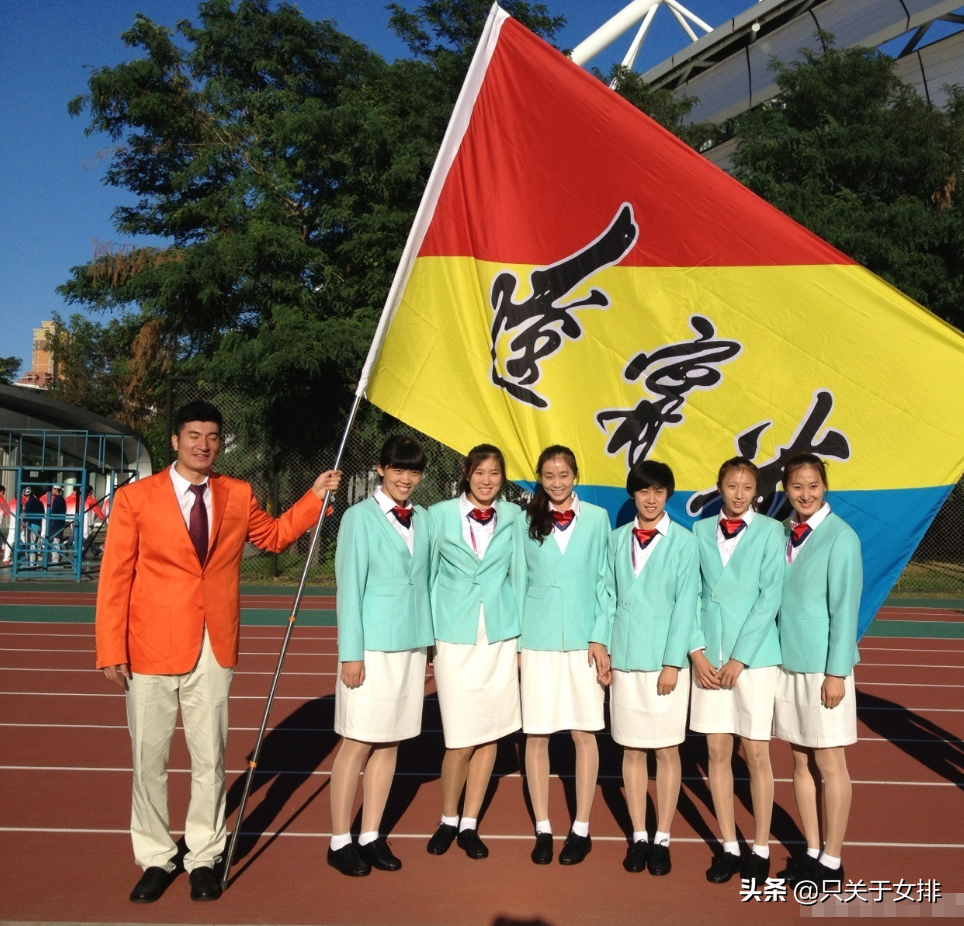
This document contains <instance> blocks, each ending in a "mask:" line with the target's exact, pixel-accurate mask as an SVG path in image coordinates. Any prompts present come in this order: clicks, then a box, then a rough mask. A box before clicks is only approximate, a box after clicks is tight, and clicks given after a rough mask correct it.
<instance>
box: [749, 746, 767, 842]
mask: <svg viewBox="0 0 964 926" xmlns="http://www.w3.org/2000/svg"><path fill="white" fill-rule="evenodd" d="M743 751H744V752H745V753H746V764H747V767H748V768H749V770H750V797H751V798H752V800H753V824H754V827H755V830H754V834H753V844H754V845H755V846H760V847H761V848H762V847H763V846H767V845H769V844H770V821H771V819H772V817H773V769H772V768H771V766H770V743H769V742H768V741H767V740H748V739H744V740H743Z"/></svg>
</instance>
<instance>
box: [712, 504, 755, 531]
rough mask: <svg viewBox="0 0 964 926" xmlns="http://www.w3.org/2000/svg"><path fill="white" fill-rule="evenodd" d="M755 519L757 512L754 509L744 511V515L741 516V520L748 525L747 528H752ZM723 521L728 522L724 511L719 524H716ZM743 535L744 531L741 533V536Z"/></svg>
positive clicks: (718, 520) (721, 513)
mask: <svg viewBox="0 0 964 926" xmlns="http://www.w3.org/2000/svg"><path fill="white" fill-rule="evenodd" d="M755 517H756V512H755V511H754V510H753V509H752V508H747V510H746V511H744V512H743V514H741V515H740V519H741V520H742V521H743V523H744V524H746V526H747V527H749V526H750V522H751V521H752V520H753V519H754V518H755ZM723 520H726V515H725V514H724V513H723V512H722V511H720V516H719V518H718V519H717V522H716V523H717V524H719V523H720V521H723ZM742 533H743V531H740V534H742ZM737 536H739V534H738V535H737Z"/></svg>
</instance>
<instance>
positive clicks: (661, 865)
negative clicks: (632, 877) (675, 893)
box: [646, 843, 673, 876]
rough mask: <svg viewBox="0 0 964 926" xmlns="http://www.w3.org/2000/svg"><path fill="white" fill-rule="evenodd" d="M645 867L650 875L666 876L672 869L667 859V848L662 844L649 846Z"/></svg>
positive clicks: (671, 864)
mask: <svg viewBox="0 0 964 926" xmlns="http://www.w3.org/2000/svg"><path fill="white" fill-rule="evenodd" d="M646 867H647V868H648V869H649V873H650V874H651V875H657V876H659V875H668V874H669V873H670V871H671V869H672V868H673V863H672V862H671V861H670V858H669V846H664V845H663V844H662V843H659V844H658V845H653V846H650V849H649V859H648V860H647V862H646Z"/></svg>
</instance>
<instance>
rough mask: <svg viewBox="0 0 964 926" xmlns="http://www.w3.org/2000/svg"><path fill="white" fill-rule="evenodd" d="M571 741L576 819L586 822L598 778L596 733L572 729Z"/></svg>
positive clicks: (590, 810) (590, 811)
mask: <svg viewBox="0 0 964 926" xmlns="http://www.w3.org/2000/svg"><path fill="white" fill-rule="evenodd" d="M572 741H573V742H574V743H575V744H576V819H577V820H578V821H580V822H581V823H588V822H589V815H590V814H591V813H592V801H593V798H594V797H595V796H596V781H597V780H598V778H599V746H598V745H597V743H596V734H595V733H586V732H585V731H584V730H573V731H572Z"/></svg>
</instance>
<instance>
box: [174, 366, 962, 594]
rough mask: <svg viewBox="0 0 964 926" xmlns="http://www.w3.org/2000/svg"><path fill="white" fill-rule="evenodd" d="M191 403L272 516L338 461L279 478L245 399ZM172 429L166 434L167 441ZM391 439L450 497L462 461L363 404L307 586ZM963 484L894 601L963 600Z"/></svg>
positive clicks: (248, 564) (285, 465)
mask: <svg viewBox="0 0 964 926" xmlns="http://www.w3.org/2000/svg"><path fill="white" fill-rule="evenodd" d="M193 399H206V400H208V401H210V402H213V403H214V404H215V405H217V407H218V408H219V409H220V410H221V412H222V414H223V415H224V421H225V446H224V450H223V451H222V453H221V456H220V458H219V459H218V467H217V468H218V470H219V471H220V472H222V473H225V474H227V475H229V476H237V477H238V478H240V479H245V480H247V481H248V482H250V483H251V485H252V486H253V487H254V491H255V495H256V496H257V498H258V499H259V501H260V502H261V504H262V505H263V506H264V507H265V509H266V510H267V511H269V512H271V513H272V514H278V513H280V512H282V511H285V510H286V509H287V508H289V507H290V506H291V505H292V504H294V502H295V501H297V500H298V499H299V498H300V497H301V496H302V495H303V494H304V493H305V492H307V491H308V489H309V488H310V487H311V484H312V482H313V481H314V479H315V477H316V476H317V475H318V473H319V472H320V471H322V470H323V469H327V468H328V467H329V466H331V464H332V462H333V461H334V459H335V453H336V451H337V444H338V439H335V440H333V441H332V442H331V443H330V444H327V445H326V444H323V445H320V446H319V447H318V448H317V449H316V450H313V451H312V452H311V454H310V457H311V458H310V460H305V459H303V458H301V457H299V456H297V455H294V454H283V455H281V462H280V465H279V466H278V468H277V470H276V471H274V472H272V471H271V469H272V468H271V466H270V465H269V463H268V461H267V460H266V459H265V457H264V454H263V452H262V451H261V450H260V449H258V448H257V446H256V445H252V444H251V442H250V441H248V440H246V439H245V437H244V435H240V434H238V433H237V432H235V431H233V430H232V422H236V421H239V420H242V419H243V418H244V414H243V412H244V404H245V403H244V399H242V398H241V397H240V396H238V395H233V394H231V393H229V392H225V391H224V390H223V389H216V388H214V387H212V386H208V385H205V384H203V383H199V382H197V381H196V380H192V379H180V378H178V379H174V380H172V383H171V395H170V401H169V402H168V408H169V417H170V414H171V411H170V410H173V409H177V408H178V407H179V406H180V405H183V404H184V403H185V402H189V401H191V400H193ZM170 430H171V429H170V421H169V422H168V433H170ZM390 434H405V435H408V436H411V437H414V438H415V439H416V440H418V441H419V443H420V444H421V445H422V447H423V448H424V449H425V453H426V455H427V457H428V465H427V467H426V469H425V475H424V477H423V479H422V482H421V484H420V485H419V487H418V489H417V490H416V492H415V495H414V496H413V500H414V501H415V502H417V503H418V504H421V505H426V506H428V505H431V504H433V503H434V502H437V501H441V500H442V499H446V498H452V497H453V496H454V495H455V492H456V488H457V486H458V482H459V478H460V474H461V459H462V458H461V456H460V455H459V454H457V453H456V452H455V451H453V450H451V449H449V448H448V447H445V446H444V445H443V444H440V443H439V442H438V441H436V440H434V439H432V438H430V437H426V436H425V435H424V434H422V433H421V432H419V431H416V430H415V429H414V428H411V427H409V426H408V425H406V424H403V423H402V422H399V421H398V420H397V419H395V418H392V417H391V416H389V415H385V414H384V413H383V412H381V411H379V410H378V409H377V408H374V407H373V406H371V405H368V404H367V403H363V404H362V408H361V410H360V412H359V417H358V420H357V421H356V425H355V427H354V428H353V429H352V432H351V433H350V435H349V438H348V443H347V446H346V448H345V454H344V457H343V459H342V464H341V468H342V471H343V473H344V477H343V480H342V488H341V489H340V490H339V492H338V495H337V498H336V503H335V511H334V514H333V515H331V516H330V517H328V518H326V520H325V524H324V527H323V528H322V535H321V537H320V538H319V544H318V550H317V551H316V555H315V561H314V562H313V563H312V565H311V568H310V570H309V580H310V581H311V582H312V583H315V584H323V585H333V584H334V581H335V538H336V537H337V535H338V525H339V523H340V521H341V515H342V513H343V512H344V511H345V509H346V508H348V507H349V506H350V505H353V504H355V502H358V501H361V499H363V498H365V497H366V496H367V495H370V494H371V492H372V489H373V488H374V487H375V485H376V483H377V481H378V477H377V474H376V473H375V469H374V464H375V461H376V459H377V457H378V451H379V449H380V448H381V445H382V443H383V442H384V441H385V439H386V438H387V437H388V436H389V435H390ZM505 496H506V498H507V499H508V500H510V501H514V502H517V503H519V504H523V505H524V504H525V503H526V502H527V501H528V499H529V495H528V493H526V492H525V491H524V490H523V489H521V488H519V487H518V486H515V485H512V484H509V485H508V486H507V487H506V492H505ZM962 525H964V480H962V481H961V482H960V483H958V485H957V486H956V487H955V488H954V490H953V491H952V492H951V494H950V497H949V498H948V499H947V501H946V502H945V504H944V506H943V507H942V508H941V510H940V513H939V514H938V515H937V518H936V519H935V520H934V523H933V524H932V525H931V527H930V529H929V530H928V531H927V533H926V534H925V535H924V538H923V540H922V541H921V543H920V545H919V546H918V548H917V551H916V552H915V553H914V556H913V558H912V559H911V561H910V563H908V565H907V568H906V569H905V570H904V573H903V574H902V576H901V577H900V579H899V581H898V582H897V585H896V586H895V588H894V591H893V594H894V595H897V596H903V597H946V598H964V530H962ZM308 545H309V538H308V537H307V536H305V537H303V538H301V539H300V540H299V541H298V542H297V543H296V544H293V545H292V546H291V547H290V548H289V549H288V550H287V551H285V552H284V553H280V554H272V553H263V552H261V551H259V550H257V549H256V548H255V547H254V546H251V545H250V544H249V546H248V549H247V550H246V552H245V557H244V560H243V562H242V567H241V576H242V579H243V581H245V582H248V583H259V582H275V581H278V582H287V583H290V582H293V581H297V580H298V579H299V578H300V577H301V572H302V570H303V569H304V563H305V557H306V556H307V553H308Z"/></svg>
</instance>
